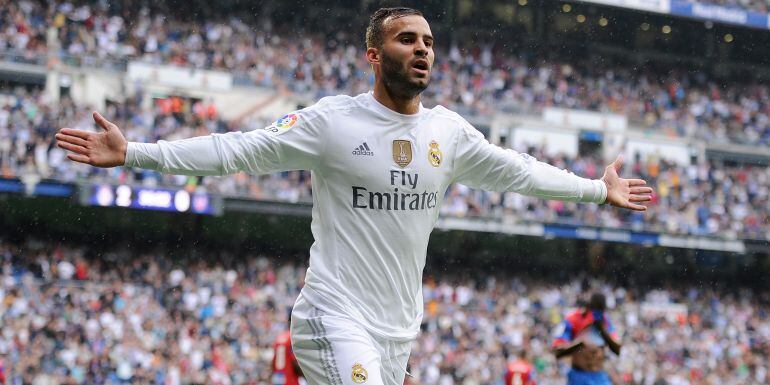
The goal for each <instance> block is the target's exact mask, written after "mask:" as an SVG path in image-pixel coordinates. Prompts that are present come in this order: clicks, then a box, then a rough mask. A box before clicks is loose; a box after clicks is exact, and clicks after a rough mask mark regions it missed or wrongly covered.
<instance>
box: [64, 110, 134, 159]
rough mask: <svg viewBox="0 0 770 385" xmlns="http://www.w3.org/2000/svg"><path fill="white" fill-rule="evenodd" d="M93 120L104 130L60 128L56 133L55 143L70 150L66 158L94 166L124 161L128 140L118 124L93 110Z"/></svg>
mask: <svg viewBox="0 0 770 385" xmlns="http://www.w3.org/2000/svg"><path fill="white" fill-rule="evenodd" d="M93 115H94V121H95V122H96V124H98V125H99V127H101V128H102V129H103V130H104V131H101V132H90V131H84V130H76V129H72V128H62V129H61V130H59V132H58V133H57V134H56V145H57V146H59V147H61V148H63V149H65V150H67V151H71V153H70V154H67V158H68V159H70V160H73V161H75V162H80V163H85V164H89V165H91V166H96V167H115V166H122V165H124V164H125V163H126V148H127V147H128V142H127V141H126V138H124V137H123V133H121V132H120V129H119V128H118V126H116V125H115V124H113V123H112V122H110V121H108V120H107V119H105V118H104V117H103V116H102V115H101V114H99V113H98V112H96V111H94V114H93Z"/></svg>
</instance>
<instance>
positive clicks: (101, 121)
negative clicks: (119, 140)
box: [93, 111, 115, 131]
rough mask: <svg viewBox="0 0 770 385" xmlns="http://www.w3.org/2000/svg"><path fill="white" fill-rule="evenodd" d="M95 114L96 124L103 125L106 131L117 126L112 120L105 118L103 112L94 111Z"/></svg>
mask: <svg viewBox="0 0 770 385" xmlns="http://www.w3.org/2000/svg"><path fill="white" fill-rule="evenodd" d="M93 115H94V121H95V122H96V124H98V125H99V126H101V127H102V128H103V129H104V130H105V131H109V130H111V129H113V128H115V125H114V124H112V122H110V121H109V120H107V119H105V118H104V116H102V114H100V113H98V112H96V111H94V114H93Z"/></svg>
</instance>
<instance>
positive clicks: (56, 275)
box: [0, 0, 770, 385]
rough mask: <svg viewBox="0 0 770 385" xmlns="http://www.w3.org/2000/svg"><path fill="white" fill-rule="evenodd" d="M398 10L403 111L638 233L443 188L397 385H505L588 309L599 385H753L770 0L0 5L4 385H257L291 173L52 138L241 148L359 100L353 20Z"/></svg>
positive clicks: (768, 111)
mask: <svg viewBox="0 0 770 385" xmlns="http://www.w3.org/2000/svg"><path fill="white" fill-rule="evenodd" d="M393 5H407V6H413V7H416V8H418V9H420V10H421V11H422V12H423V13H424V14H425V17H426V18H427V19H428V21H429V22H430V23H431V28H432V30H433V34H434V36H435V37H436V46H435V49H436V63H435V66H434V69H433V75H432V84H431V85H430V87H429V88H428V90H427V91H426V92H425V93H424V95H423V103H424V104H425V105H426V106H428V107H432V106H435V105H438V104H441V105H444V106H446V107H448V108H450V109H453V110H455V111H457V112H459V113H460V114H462V115H463V116H464V117H465V118H466V119H468V120H469V121H470V122H471V123H473V124H474V126H475V127H476V128H477V129H479V130H480V131H481V132H482V133H483V134H484V135H485V136H486V137H487V139H488V140H489V141H491V142H492V143H494V144H496V145H499V146H501V147H504V148H512V149H514V150H517V151H521V152H527V153H529V154H531V155H533V156H535V157H537V158H538V159H540V160H542V161H546V162H549V163H551V164H554V165H556V166H558V167H561V168H566V169H568V170H570V171H572V172H575V173H576V174H578V175H581V176H584V177H589V178H598V177H600V176H601V175H602V173H603V168H604V166H605V165H606V164H608V163H609V162H611V161H612V160H613V159H614V158H615V156H616V155H618V154H622V155H623V156H624V158H625V160H626V161H625V168H624V170H623V172H622V174H623V175H625V176H631V175H633V176H640V177H642V178H644V179H646V180H647V182H648V183H649V184H650V185H652V187H654V189H655V191H656V194H655V195H654V197H653V198H654V199H653V202H652V204H651V205H650V207H649V210H648V211H647V212H646V213H632V212H627V211H620V210H616V209H613V208H609V207H605V206H596V205H583V204H574V203H563V202H549V201H543V200H539V199H534V198H528V197H523V196H519V195H516V194H512V193H507V194H500V193H490V192H484V191H477V190H473V189H470V188H468V187H466V186H463V185H454V186H451V187H450V189H449V190H448V191H447V192H446V198H445V203H444V206H443V208H442V215H441V218H440V219H439V222H438V226H437V228H436V230H435V231H434V234H433V236H432V241H431V244H430V246H429V250H428V263H427V266H426V269H425V274H424V295H425V303H426V309H425V318H424V322H423V325H422V329H423V330H422V334H421V335H420V337H419V339H418V340H417V341H416V342H415V344H414V347H413V351H412V356H411V358H410V372H411V373H412V374H413V375H414V377H412V378H407V383H409V384H437V385H449V384H463V385H480V384H495V385H502V384H503V383H504V373H505V367H506V363H507V362H508V361H510V360H512V359H514V358H515V357H516V356H518V355H520V353H519V352H521V351H526V352H528V353H529V357H530V360H531V362H532V364H533V366H534V368H535V372H536V378H537V381H538V383H539V384H546V385H547V384H564V383H565V381H566V380H565V373H566V371H567V370H568V369H569V361H556V359H555V358H554V356H553V355H552V354H551V353H550V347H551V344H552V342H553V339H554V337H553V334H554V332H555V330H557V329H558V325H559V324H560V323H561V322H562V320H563V319H564V316H565V315H566V314H567V312H568V311H569V310H571V309H575V308H576V307H579V306H581V305H582V304H583V302H584V301H585V300H586V299H587V295H588V293H590V292H596V291H598V292H602V293H604V294H605V295H606V296H607V299H608V306H609V311H608V314H609V317H610V318H611V319H612V322H613V323H614V324H615V326H616V328H617V329H618V331H619V333H620V335H621V337H622V341H623V343H624V347H623V351H622V353H621V355H620V356H619V357H615V356H614V355H613V356H612V357H610V358H609V360H608V362H607V370H608V372H609V373H610V375H611V377H612V379H613V383H615V384H638V385H667V384H670V385H685V384H767V383H770V374H769V373H768V370H769V369H770V359H769V357H770V314H768V310H770V293H769V291H768V277H769V276H770V275H769V274H770V245H769V244H768V239H770V225H769V224H768V216H769V214H770V202H769V201H768V195H769V191H768V190H769V189H770V168H768V165H769V164H770V119H769V116H770V93H769V92H768V83H767V79H768V76H770V61H768V58H769V57H770V31H768V29H770V14H768V11H770V1H768V0H698V1H695V0H592V1H557V0H506V1H496V0H489V1H473V0H445V1H439V0H430V1H423V2H414V1H411V2H410V1H405V2H401V3H394V2H376V1H370V0H341V1H335V2H328V3H326V4H323V3H319V2H310V1H281V2H272V1H232V0H219V1H217V2H208V1H202V0H191V1H184V2H182V1H148V0H137V1H104V0H103V1H72V2H67V1H38V0H21V1H9V0H0V384H13V385H26V384H34V385H45V384H149V383H155V384H168V385H177V384H269V383H272V382H271V381H272V378H271V374H272V370H271V361H272V359H273V356H274V352H273V341H274V340H275V338H276V337H277V336H278V335H279V334H280V333H281V332H282V331H284V330H286V329H287V328H288V325H287V314H288V311H289V309H290V308H291V305H292V304H293V301H294V299H295V298H296V296H297V294H298V293H299V289H300V288H301V285H302V282H303V276H304V270H305V268H306V266H307V250H308V248H309V246H310V244H311V243H312V236H311V234H310V229H309V223H310V208H311V202H312V195H311V190H310V173H309V172H287V173H280V174H275V175H265V176H252V175H246V174H237V175H232V176H228V177H221V178H218V177H217V178H215V177H201V178H199V177H182V176H174V175H162V174H159V173H157V172H152V171H146V170H138V169H130V168H120V167H119V168H114V169H108V170H103V169H95V168H91V167H88V166H83V165H80V164H75V163H73V162H70V161H68V160H67V159H66V157H65V153H64V152H63V151H62V150H61V149H58V148H56V147H55V146H54V143H53V134H54V133H55V131H56V130H58V129H59V128H60V127H73V128H81V129H89V130H95V129H96V128H95V126H94V123H93V121H92V119H91V111H93V110H99V111H100V112H102V113H103V114H104V115H105V117H107V118H108V119H110V120H112V121H113V122H115V123H116V124H117V125H118V126H119V127H121V128H122V129H123V130H124V132H125V134H126V137H127V139H128V140H130V141H143V142H154V141H157V140H160V139H165V140H173V139H181V138H187V137H191V136H198V135H207V134H210V133H223V132H228V131H236V130H241V131H249V130H254V129H260V128H263V127H264V126H265V125H267V124H269V123H270V122H272V121H274V120H276V119H277V118H280V117H281V116H283V115H284V114H286V113H288V112H291V111H293V110H296V109H298V108H302V107H305V106H308V105H310V104H313V103H314V102H315V101H316V100H317V99H319V98H320V97H323V96H327V95H336V94H348V95H355V94H358V93H361V92H367V91H368V90H369V89H370V88H371V86H372V83H373V75H372V73H371V71H370V69H369V68H368V67H367V65H366V62H365V60H364V58H363V54H364V30H365V27H366V24H367V22H368V16H369V15H370V14H371V13H372V12H373V11H374V10H376V9H377V8H379V7H381V6H393Z"/></svg>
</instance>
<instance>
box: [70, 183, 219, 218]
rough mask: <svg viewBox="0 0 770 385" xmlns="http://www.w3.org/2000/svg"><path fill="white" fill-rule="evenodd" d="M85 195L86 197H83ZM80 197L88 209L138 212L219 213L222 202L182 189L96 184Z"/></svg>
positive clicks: (203, 193)
mask: <svg viewBox="0 0 770 385" xmlns="http://www.w3.org/2000/svg"><path fill="white" fill-rule="evenodd" d="M83 195H85V196H83ZM83 195H81V199H82V198H86V199H83V200H82V202H83V203H84V204H86V205H89V206H101V207H126V208H132V209H139V210H155V211H170V212H178V213H193V214H206V215H219V214H221V211H222V210H221V206H222V205H221V202H219V199H216V198H215V197H214V196H212V195H210V194H207V193H205V192H192V193H190V192H188V191H187V190H183V189H172V188H147V187H135V186H129V185H117V186H115V185H110V184H98V185H92V186H90V191H89V192H88V194H87V195H86V194H83Z"/></svg>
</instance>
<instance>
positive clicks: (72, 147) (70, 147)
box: [56, 142, 88, 154]
mask: <svg viewBox="0 0 770 385" xmlns="http://www.w3.org/2000/svg"><path fill="white" fill-rule="evenodd" d="M56 145H57V146H59V147H61V148H63V149H65V150H67V151H72V152H75V153H78V154H86V153H87V152H88V149H86V148H85V147H81V146H76V145H74V144H70V143H67V142H56Z"/></svg>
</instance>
